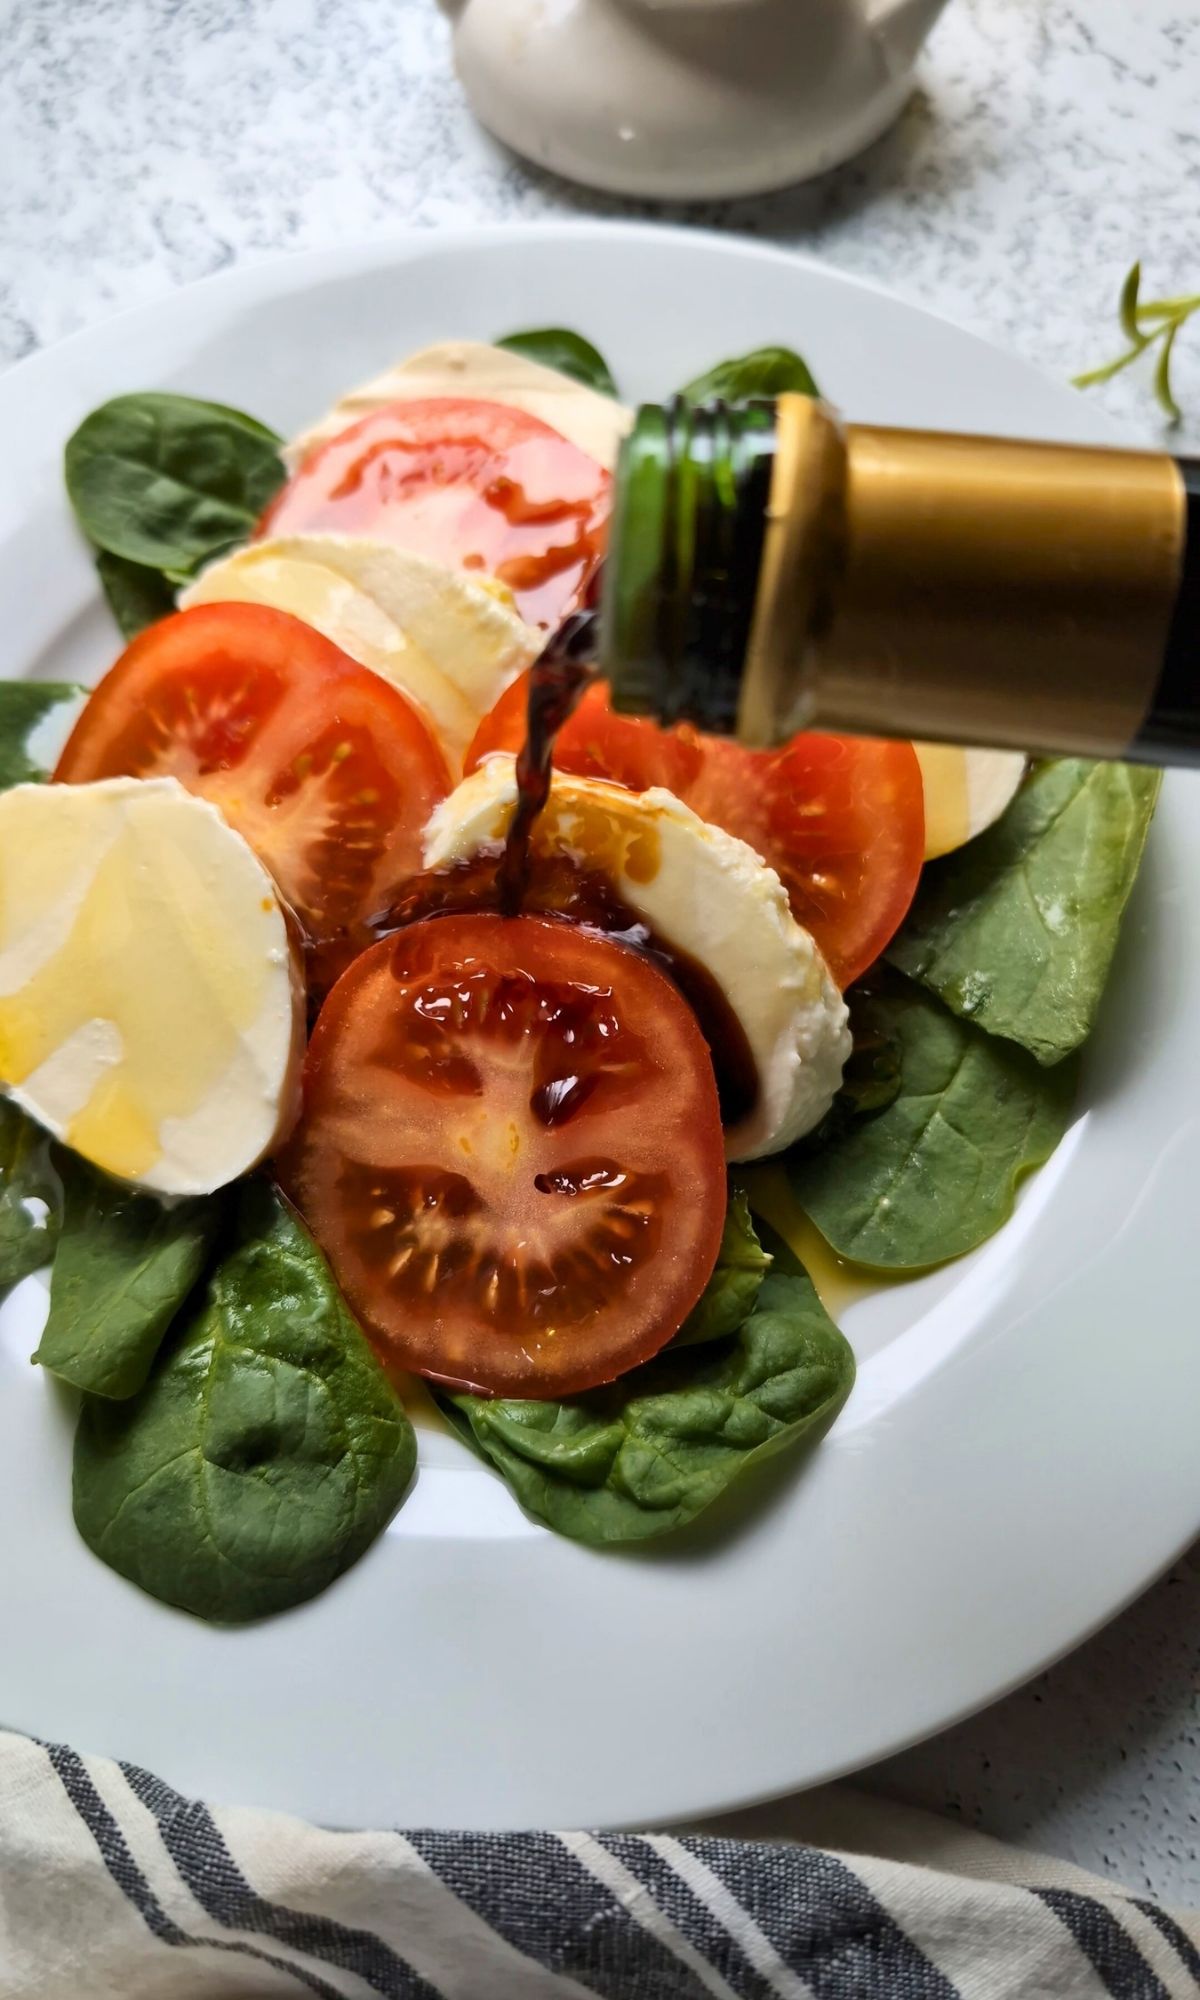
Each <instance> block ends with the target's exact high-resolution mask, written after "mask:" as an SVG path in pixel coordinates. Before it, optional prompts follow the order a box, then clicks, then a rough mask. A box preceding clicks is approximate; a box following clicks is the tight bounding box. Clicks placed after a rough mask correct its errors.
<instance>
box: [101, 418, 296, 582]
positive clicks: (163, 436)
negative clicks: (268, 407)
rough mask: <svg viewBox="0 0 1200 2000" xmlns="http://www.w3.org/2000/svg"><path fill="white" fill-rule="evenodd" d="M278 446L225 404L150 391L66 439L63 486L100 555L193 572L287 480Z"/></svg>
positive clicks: (237, 535) (246, 528) (237, 536)
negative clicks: (101, 550)
mask: <svg viewBox="0 0 1200 2000" xmlns="http://www.w3.org/2000/svg"><path fill="white" fill-rule="evenodd" d="M278 444H279V440H278V438H276V437H275V436H274V434H273V433H272V432H271V431H269V430H267V429H266V428H265V426H264V425H262V424H260V423H257V422H255V420H254V418H252V417H247V416H243V414H242V413H241V411H239V410H231V409H228V408H227V407H226V406H225V405H224V404H221V403H203V402H197V401H196V400H195V399H194V398H193V397H191V396H171V395H165V394H161V393H160V392H158V391H156V390H149V391H145V392H143V393H141V394H138V395H132V396H117V397H115V398H114V399H113V401H112V402H110V403H104V404H102V405H101V407H100V408H99V409H98V410H93V411H92V414H91V415H90V416H89V417H85V418H84V420H83V422H82V424H80V426H79V429H78V430H77V431H76V432H75V434H74V436H73V437H71V438H70V439H69V440H68V442H67V448H66V460H65V465H66V480H67V492H68V493H69V495H70V498H71V505H72V506H73V507H74V509H75V512H76V515H77V516H78V519H79V524H80V526H81V527H82V529H83V531H84V533H85V534H86V535H87V536H88V538H89V540H90V541H91V542H92V543H93V544H94V545H95V547H96V548H98V549H103V550H105V551H107V552H108V553H109V554H111V555H115V556H121V557H123V558H124V559H125V560H126V561H127V562H131V563H140V564H141V565H143V566H144V567H146V568H149V569H156V570H193V569H195V568H196V567H197V565H198V564H200V563H202V562H205V561H206V560H207V559H208V558H209V557H210V556H211V555H214V554H216V553H217V552H218V551H219V550H221V549H224V548H227V547H228V546H229V545H230V544H231V543H233V542H237V541H242V540H244V539H245V537H246V536H247V535H249V534H250V533H251V531H252V530H253V528H254V526H255V524H256V522H257V521H258V517H259V515H260V514H261V513H262V510H263V508H264V507H265V506H266V504H267V502H268V501H269V500H270V499H271V498H272V497H273V496H274V494H275V493H276V492H277V491H278V489H279V487H280V486H281V485H282V484H283V481H284V478H285V477H286V474H285V471H284V466H283V463H282V460H281V459H280V457H279V454H278V449H277V447H278Z"/></svg>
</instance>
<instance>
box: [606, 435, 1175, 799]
mask: <svg viewBox="0 0 1200 2000" xmlns="http://www.w3.org/2000/svg"><path fill="white" fill-rule="evenodd" d="M600 631H601V640H600V643H601V661H600V665H601V670H602V672H603V673H604V675H605V677H606V679H607V680H608V681H609V682H610V684H611V687H612V693H613V700H614V703H615V705H616V706H617V707H618V708H620V709H623V710H625V711H627V712H629V713H634V714H645V715H653V716H655V717H657V718H658V719H659V720H661V721H663V722H668V723H671V722H679V721H690V722H692V723H694V724H696V725H697V726H698V727H699V728H701V729H706V730H712V731H716V732H718V733H722V734H731V735H732V734H736V735H738V736H740V737H741V738H742V739H743V740H744V741H746V742H748V743H753V744H765V743H771V742H777V741H781V740H783V739H785V738H786V737H788V736H790V735H791V734H793V733H794V732H795V731H796V730H797V729H802V728H829V729H835V730H841V731H846V732H855V733H859V734H863V735H885V736H886V735H893V736H905V737H917V738H922V739H929V740H933V741H945V742H957V743H971V744H980V745H988V746H996V747H1007V748H1013V749H1020V750H1027V751H1059V752H1078V753H1082V754H1086V755H1090V756H1100V757H1127V756H1133V757H1141V758H1146V759H1150V760H1153V761H1156V762H1164V761H1165V762H1180V763H1196V762H1200V468H1198V467H1197V465H1196V464H1195V463H1188V462H1185V461H1181V460H1176V459H1173V458H1170V457H1168V456H1167V455H1166V454H1164V453H1156V452H1133V451H1119V450H1106V449H1100V450H1095V449H1084V448H1080V447H1072V446H1066V445H1053V444H1038V443H1026V442H1022V441H1018V440H1012V439H996V438H982V437H959V436H952V435H949V434H942V433H936V432H915V431H901V430H886V429H881V428H876V427H871V426H863V425H847V426H843V425H841V424H840V423H839V422H838V420H837V419H836V417H835V416H834V415H833V413H832V412H831V411H830V410H829V409H828V408H827V407H826V406H825V405H824V404H821V403H819V402H816V401H812V400H810V399H808V398H805V397H801V396H782V397H780V398H779V399H778V401H775V402H762V403H750V404H746V405H740V406H737V407H733V406H727V405H723V404H719V403H717V404H711V405H709V406H706V407H701V408H692V407H690V406H688V405H687V404H685V403H683V402H682V401H676V402H674V403H671V404H668V405H663V406H658V405H650V406H647V407H644V408H643V409H641V410H640V411H639V412H638V415H637V418H636V421H635V423H634V426H633V429H632V431H631V433H630V435H629V437H628V438H627V439H626V440H625V443H624V445H623V447H622V452H621V458H620V463H619V466H618V470H617V480H616V496H615V507H614V517H613V525H612V532H611V536H610V543H609V554H608V560H607V564H606V570H605V581H604V594H603V600H602V604H601V616H600Z"/></svg>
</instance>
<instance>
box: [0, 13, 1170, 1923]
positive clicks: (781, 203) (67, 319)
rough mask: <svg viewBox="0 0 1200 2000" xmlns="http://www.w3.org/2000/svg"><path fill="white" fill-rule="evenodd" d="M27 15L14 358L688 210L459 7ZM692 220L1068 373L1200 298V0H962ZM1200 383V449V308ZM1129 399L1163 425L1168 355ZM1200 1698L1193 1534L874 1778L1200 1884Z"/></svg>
mask: <svg viewBox="0 0 1200 2000" xmlns="http://www.w3.org/2000/svg"><path fill="white" fill-rule="evenodd" d="M3 14H4V20H3V25H2V26H0V50H2V53H3V61H2V62H0V362H4V361H15V360H17V359H19V358H20V357H21V356H22V355H24V354H28V353H30V352H31V351H32V350H33V349H34V348H35V347H38V346H39V345H42V344H44V343H46V342H49V341H53V340H58V339H60V338H61V337H62V336H63V335H64V334H67V333H70V332H72V331H74V330H75V329H76V328H77V327H80V326H84V325H87V324H88V323H89V322H91V321H93V320H96V319H98V318H100V317H101V316H103V315H105V314H107V313H110V312H113V311H115V310H116V309H117V308H119V307H122V306H126V305H130V304H133V303H135V302H137V301H139V300H143V299H149V298H154V297H157V296H159V295H161V294H162V293H163V292H165V291H167V290H169V289H170V288H172V287H173V286H176V285H180V284H184V283H186V282H188V281H189V280H191V279H193V278H199V277H203V276H205V275H206V274H207V273H209V272H211V271H215V270H219V269H220V268H222V267H223V266H224V265H227V264H231V263H234V262H241V261H244V260H250V259H255V258H262V257H266V256H270V255H271V254H273V253H275V252H277V251H280V250H285V249H287V250H290V249H297V248H301V247H306V246H321V245H326V244H331V243H335V242H339V241H342V240H344V239H345V238H347V237H349V236H355V237H362V236H365V235H369V234H370V233H372V232H373V231H376V232H377V231H382V230H384V229H387V228H389V227H394V226H395V225H396V224H397V223H398V222H411V223H416V224H419V225H425V226H429V227H435V226H438V225H440V224H445V223H451V222H457V221H475V220H481V219H490V218H495V217H511V218H519V217H532V216H545V215H573V214H597V213H599V214H628V213H638V212H641V213H659V214H661V213H663V212H664V211H662V210H651V209H649V208H648V207H647V208H644V209H640V210H639V208H638V207H637V206H636V205H633V204H625V203H618V202H614V201H611V200H609V199H607V198H605V197H601V196H592V195H589V194H587V193H585V192H582V191H579V190H575V189H572V188H569V187H567V186H565V185H564V184H562V183H560V182H556V181H553V180H551V179H549V178H548V177H546V176H545V175H543V174H541V173H538V172H536V171H534V170H531V169H526V168H525V167H523V166H521V165H520V164H518V163H517V162H515V161H514V160H512V159H511V158H510V157H509V156H508V155H506V154H504V153H502V152H501V151H500V149H498V148H497V147H496V146H494V145H493V144H492V143H491V141H489V140H488V139H486V138H485V137H484V136H483V135H482V134H481V133H480V132H479V131H478V130H477V128H476V127H475V126H474V124H473V123H472V121H471V119H470V117H469V116H468V114H467V113H466V111H465V109H464V107H463V105H462V103H461V101H460V97H459V93H458V90H457V86H456V84H455V82H454V80H453V77H452V75H451V73H450V69H449V63H448V57H447V41H446V31H445V27H444V24H443V23H442V21H441V19H440V17H439V16H438V15H437V13H436V11H435V9H434V6H433V0H70V5H69V6H68V5H64V4H63V0H8V4H7V6H6V7H5V8H4V10H3ZM666 212H667V213H671V214H674V215H676V216H677V217H678V219H680V220H683V221H690V222H700V223H704V224H706V225H708V226H712V227H718V228H731V229H737V230H742V231H746V232H749V233H752V234H754V235H759V236H763V237H767V238H769V239H771V240H772V241H775V242H778V243H782V244H790V245H794V246H796V247H802V248H803V249H805V250H807V251H810V252H814V253H816V254H817V255H820V256H823V257H826V258H828V259H829V260H830V261H831V262H833V263H835V264H837V265H839V266H840V267H842V268H843V269H845V270H848V271H854V272H858V273H861V274H863V275H865V276H868V277H871V278H874V279H877V280H879V281H881V282H884V283H886V284H888V285H890V286H892V287H893V288H894V289H895V290H896V291H898V292H900V293H902V294H904V295H906V296H908V297H910V298H913V299H915V300H918V301H919V302H920V303H921V304H923V305H925V306H928V307H931V308H932V309H934V310H935V311H939V312H942V313H944V314H946V315H947V316H948V317H949V318H951V319H954V320H957V321H959V322H960V323H961V324H964V325H967V326H970V327H972V328H974V329H975V330H976V331H978V332H980V333H983V334H987V335H990V336H992V337H993V338H995V339H997V340H999V341H1002V342H1004V343H1005V344H1007V345H1009V346H1011V347H1013V348H1016V349H1019V350H1020V351H1021V352H1022V353H1024V354H1025V355H1026V356H1028V357H1029V358H1030V359H1031V360H1033V361H1035V362H1037V363H1038V364H1039V365H1040V366H1042V367H1043V368H1044V369H1045V370H1046V371H1047V372H1049V373H1051V374H1055V375H1060V376H1067V375H1069V374H1071V373H1072V372H1073V371H1075V370H1077V369H1079V368H1081V367H1084V366H1087V365H1089V364H1091V363H1093V362H1096V361H1100V360H1104V359H1107V358H1109V357H1110V356H1111V355H1112V354H1114V353H1115V352H1117V351H1118V347H1119V344H1120V336H1119V334H1118V332H1117V329H1116V324H1115V313H1114V307H1115V299H1116V294H1117V290H1118V287H1119V285H1120V281H1121V278H1122V276H1123V274H1124V272H1125V270H1126V268H1127V267H1128V265H1129V264H1130V263H1131V262H1132V260H1133V258H1134V257H1135V256H1141V258H1142V260H1143V264H1144V267H1145V271H1146V282H1147V288H1148V290H1150V291H1152V292H1153V293H1155V294H1158V295H1161V294H1168V293H1176V292H1180V291H1184V290H1194V289H1196V287H1197V286H1200V221H1198V218H1200V0H952V4H951V5H950V8H949V10H948V12H947V14H946V16H945V17H944V19H943V22H942V24H941V26H940V27H939V28H938V30H937V31H936V33H935V35H934V37H933V40H932V42H931V43H930V46H929V49H928V51H927V54H926V56H925V58H924V60H923V62H922V66H921V70H920V88H919V90H918V92H917V93H916V95H915V96H914V98H913V100H912V102H911V104H910V105H909V108H908V110H907V111H906V113H905V114H904V116H903V117H902V119H901V120H900V122H899V124H898V125H897V126H896V128H895V129H894V130H893V131H892V132H891V133H890V134H889V135H888V136H887V137H886V138H884V139H883V140H882V141H880V143H879V144H878V145H876V146H875V147H874V148H873V149H872V150H871V152H870V153H868V154H867V155H866V156H865V157H864V158H863V159H862V160H860V161H858V162H856V163H854V164H852V165H850V166H848V167H846V168H843V169H841V170H840V171H839V172H837V173H834V174H832V175H829V176H828V177H827V178H825V179H824V180H822V181H819V182H817V183H814V184H812V185H810V186H808V187H804V188H800V189H796V190H793V191H790V192H787V193H784V194H779V195H775V196H770V197H767V198H765V199H760V200H756V201H746V202H737V203H733V204H729V205H727V206H725V207H718V206H714V205H712V204H706V205H703V206H697V207H694V208H687V209H677V210H671V211H666ZM1176 384H1177V392H1178V393H1179V394H1180V396H1181V399H1183V400H1185V401H1186V403H1187V404H1188V406H1189V407H1190V410H1191V412H1192V416H1191V420H1190V422H1189V424H1188V426H1187V428H1186V430H1185V431H1184V432H1183V433H1182V438H1183V440H1184V441H1185V442H1187V443H1189V444H1191V445H1192V446H1193V447H1196V446H1197V445H1198V444H1200V326H1197V327H1196V328H1195V330H1194V332H1193V333H1192V334H1191V336H1190V340H1189V339H1188V337H1186V336H1185V338H1184V340H1181V342H1180V349H1179V355H1178V365H1177V368H1176ZM1104 396H1105V401H1106V403H1107V404H1108V406H1109V407H1110V408H1111V409H1112V410H1113V411H1114V412H1116V413H1117V414H1118V415H1120V416H1123V417H1124V418H1125V419H1127V420H1128V421H1129V422H1131V423H1132V424H1133V425H1134V426H1135V428H1136V429H1138V430H1140V431H1141V432H1142V433H1143V434H1144V435H1146V436H1148V437H1149V436H1161V435H1163V433H1162V431H1161V427H1160V420H1159V418H1158V415H1157V411H1156V406H1155V405H1154V403H1153V400H1152V398H1151V396H1150V389H1149V383H1148V381H1147V379H1146V376H1145V373H1144V371H1142V370H1139V371H1137V372H1136V373H1134V372H1131V373H1129V374H1127V375H1125V376H1123V377H1122V378H1120V379H1119V380H1118V381H1117V382H1116V383H1114V384H1113V385H1111V387H1110V388H1108V389H1107V390H1106V391H1105V392H1104ZM1174 435H1175V436H1176V437H1177V438H1178V437H1180V435H1181V434H1179V433H1175V434H1174ZM1149 1303H1150V1302H1149V1301H1148V1304H1149ZM1198 1690H1200V1558H1198V1557H1197V1555H1196V1554H1195V1553H1194V1554H1193V1555H1192V1557H1190V1558H1187V1559H1185V1560H1184V1561H1183V1562H1182V1563H1181V1564H1180V1565H1178V1567H1177V1568H1176V1569H1175V1571H1174V1572H1173V1573H1172V1574H1171V1575H1170V1576H1169V1577H1168V1578H1166V1579H1165V1580H1164V1581H1163V1582H1161V1583H1159V1584H1158V1585H1157V1586H1156V1587H1155V1588H1154V1589H1153V1590H1152V1591H1150V1592H1149V1594H1148V1595H1147V1596H1146V1597H1144V1598H1143V1599H1142V1600H1141V1602H1140V1603H1139V1604H1137V1605H1135V1606H1134V1607H1133V1608H1132V1609H1131V1610H1130V1611H1128V1612H1126V1613H1125V1615H1124V1616H1123V1617H1122V1618H1120V1619H1118V1620H1117V1621H1116V1623H1115V1624H1113V1625H1112V1626H1110V1627H1109V1628H1108V1629H1107V1630H1106V1631H1105V1632H1104V1633H1102V1634H1101V1635H1100V1636H1099V1637H1097V1638H1096V1639H1093V1640H1092V1641H1091V1642H1090V1643H1089V1644H1088V1645H1086V1646H1085V1647H1083V1648H1082V1649H1081V1650H1080V1651H1079V1652H1077V1653H1076V1654H1074V1655H1073V1656H1072V1657H1071V1658H1070V1659H1069V1660H1067V1661H1065V1662H1064V1663H1063V1664H1062V1665H1060V1666H1059V1667H1057V1668H1055V1669H1053V1670H1052V1671H1051V1672H1050V1673H1048V1674H1045V1675H1043V1676H1041V1678H1040V1679H1039V1680H1038V1681H1037V1682H1035V1683H1034V1684H1033V1685H1031V1686H1030V1687H1028V1688H1026V1689H1024V1690H1023V1691H1022V1692H1020V1693H1018V1694H1016V1695H1013V1696H1011V1697H1010V1698H1009V1699H1008V1700H1007V1701H1004V1702H1001V1703H999V1704H997V1705H996V1706H995V1707H994V1708H992V1709H989V1710H988V1711H987V1712H986V1713H985V1714H983V1715H981V1716H978V1717H976V1718H975V1719H974V1720H973V1721H970V1722H967V1723H964V1724H962V1725H960V1726H959V1727H958V1728H957V1729H954V1730H951V1731H949V1732H948V1733H947V1734H945V1735H943V1736H941V1737H939V1738H937V1739H936V1740H935V1741H933V1742H931V1743H928V1744H925V1745H924V1746H922V1747H921V1748H919V1749H916V1750H912V1751H909V1752H907V1753H906V1754H905V1755H903V1756H901V1757H898V1758H895V1759H893V1760H892V1761H891V1762H890V1763H889V1764H887V1765H885V1766H883V1767H880V1769H879V1770H878V1772H876V1773H873V1774H872V1775H871V1782H878V1783H880V1784H885V1785H887V1786H888V1787H890V1788H892V1789H894V1790H898V1791H901V1792H903V1793H904V1794H905V1795H906V1796H909V1797H912V1798H915V1799H919V1800H921V1801H922V1802H924V1803H927V1804H930V1805H933V1806H937V1807H940V1808H942V1809H944V1810H948V1811H950V1812H951V1813H954V1814H959V1815H961V1816H962V1818H963V1819H964V1821H966V1822H968V1823H969V1824H972V1825H979V1826H983V1827H985V1828H986V1829H987V1830H988V1831H989V1832H992V1833H995V1834H998V1835H1000V1836H1002V1837H1006V1838H1009V1839H1012V1840H1017V1841H1021V1842H1024V1843H1026V1844H1028V1845H1031V1846H1038V1847H1042V1848H1044V1849H1047V1850H1049V1851H1051V1852H1055V1853H1058V1854H1061V1855H1064V1856H1067V1857H1069V1858H1070V1859H1073V1860H1075V1861H1078V1862H1080V1863H1081V1864H1083V1865H1085V1866H1088V1867H1091V1868H1094V1869H1096V1870H1097V1871H1099V1872H1101V1873H1104V1872H1108V1873H1112V1874H1114V1875H1116V1876H1117V1877H1119V1878H1120V1879H1123V1880H1124V1881H1126V1882H1128V1883H1129V1884H1130V1885H1132V1886H1134V1887H1135V1888H1138V1889H1141V1890H1149V1891H1151V1892H1153V1893H1156V1894H1158V1895H1161V1896H1163V1897H1165V1898H1167V1899H1173V1900H1175V1901H1176V1902H1190V1903H1195V1902H1197V1901H1200V1692H1198Z"/></svg>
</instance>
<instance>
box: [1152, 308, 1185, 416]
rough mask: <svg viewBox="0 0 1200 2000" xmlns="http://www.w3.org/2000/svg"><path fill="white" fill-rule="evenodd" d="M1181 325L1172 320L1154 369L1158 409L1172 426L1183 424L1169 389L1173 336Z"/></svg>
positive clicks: (1181, 414)
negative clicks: (1163, 411)
mask: <svg viewBox="0 0 1200 2000" xmlns="http://www.w3.org/2000/svg"><path fill="white" fill-rule="evenodd" d="M1182 324H1183V322H1182V321H1181V320H1174V321H1173V322H1172V324H1171V325H1170V326H1169V327H1168V328H1167V332H1166V336H1165V338H1164V340H1163V343H1162V346H1161V347H1160V348H1159V350H1158V361H1157V363H1156V365H1155V369H1154V393H1155V395H1156V396H1157V397H1158V404H1159V408H1160V409H1161V410H1165V412H1166V414H1167V417H1168V419H1169V420H1170V422H1171V423H1173V424H1181V423H1182V422H1183V411H1182V410H1181V409H1180V407H1179V405H1178V403H1177V402H1176V401H1175V394H1174V391H1173V390H1172V388H1171V356H1172V354H1173V353H1174V351H1175V336H1176V334H1177V333H1178V332H1179V329H1180V326H1181V325H1182Z"/></svg>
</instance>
